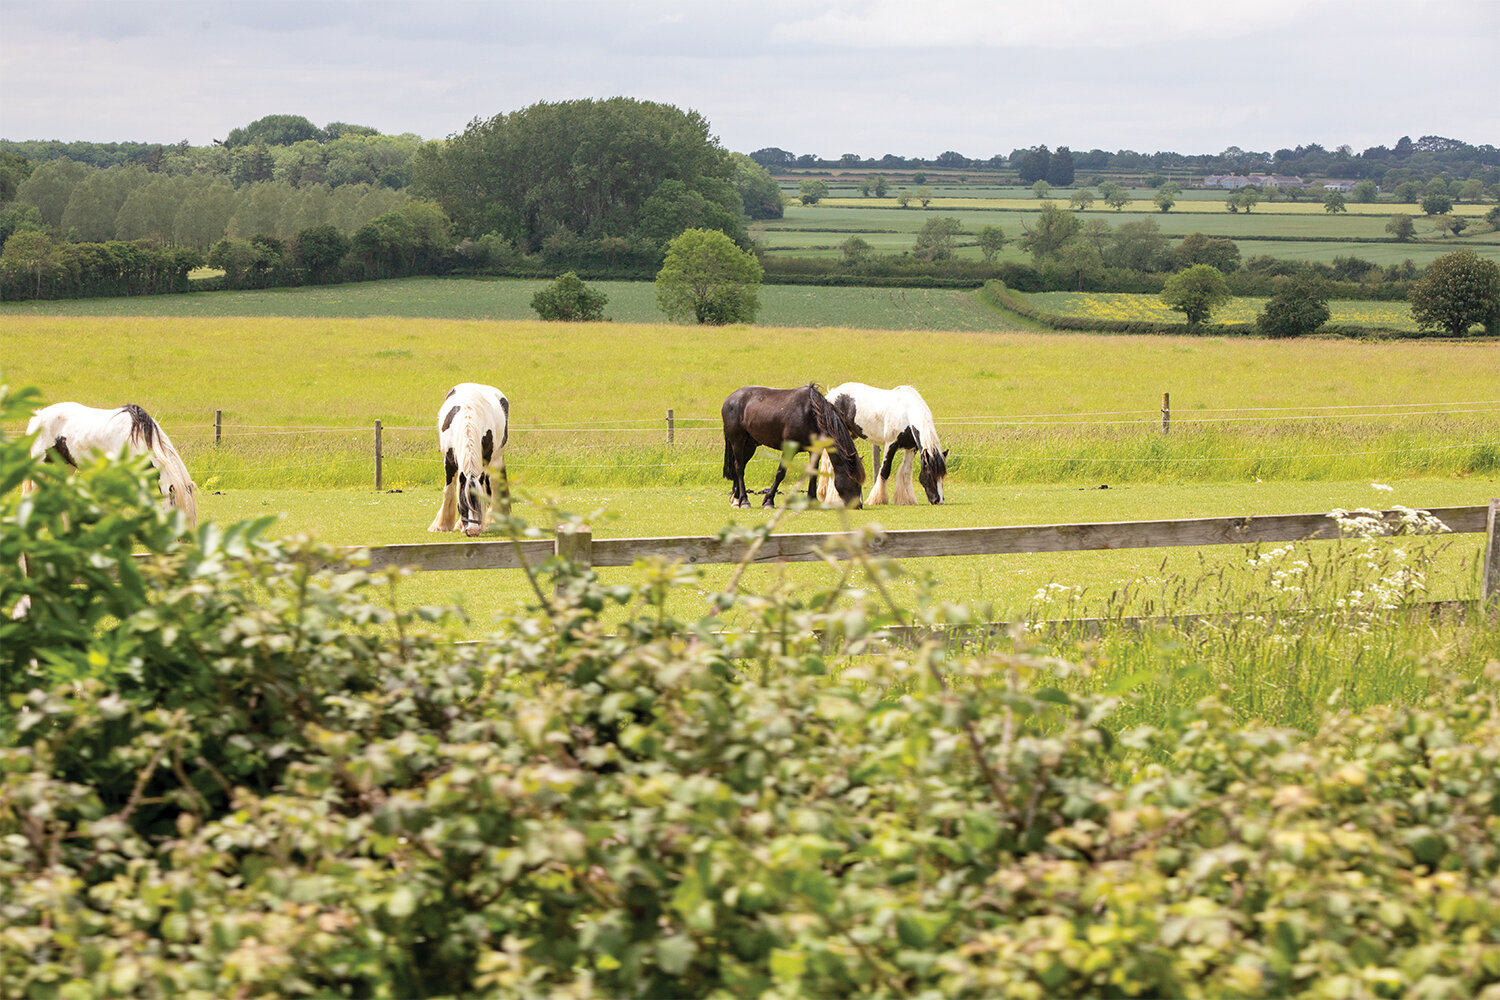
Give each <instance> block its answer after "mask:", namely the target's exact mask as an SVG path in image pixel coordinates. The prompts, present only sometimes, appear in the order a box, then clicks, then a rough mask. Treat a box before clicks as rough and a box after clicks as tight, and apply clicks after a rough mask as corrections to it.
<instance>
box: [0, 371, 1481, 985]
mask: <svg viewBox="0 0 1500 1000" xmlns="http://www.w3.org/2000/svg"><path fill="white" fill-rule="evenodd" d="M26 402H29V400H28V399H27V398H26V397H24V396H7V395H4V394H3V393H0V417H3V418H4V422H10V423H13V422H14V420H15V418H16V417H17V416H18V415H19V414H20V411H21V409H22V404H23V403H26ZM0 426H4V423H3V422H0ZM141 471H142V469H141V467H140V466H138V465H131V464H129V463H124V464H118V463H103V464H100V465H99V466H97V467H94V468H90V469H85V470H83V471H81V472H80V473H79V474H78V475H77V476H75V477H72V478H71V479H64V478H63V477H62V476H61V475H60V474H58V473H56V472H54V470H53V469H51V468H49V467H45V466H39V465H36V464H34V463H32V462H31V461H30V459H29V458H28V457H27V454H26V448H25V442H23V441H15V440H11V439H9V438H5V437H0V485H3V486H4V487H5V489H4V492H3V493H0V524H3V529H4V534H3V539H4V541H3V549H0V608H3V610H5V611H7V612H9V611H10V609H11V608H12V606H13V605H14V604H15V602H16V601H17V600H19V599H20V598H21V597H22V596H25V597H28V598H30V601H31V605H30V609H29V610H28V611H27V613H26V614H25V615H23V616H21V617H19V618H16V619H14V620H12V619H9V618H8V617H7V619H6V624H5V625H4V626H3V629H4V631H3V632H0V638H3V648H4V656H5V660H4V669H5V678H6V688H5V690H4V692H3V702H0V733H3V736H4V739H3V741H0V965H3V973H4V983H5V986H4V992H5V995H7V996H17V997H66V998H81V997H95V996H99V997H104V996H135V995H180V996H200V997H208V996H226V995H252V994H278V995H293V994H296V995H346V996H369V997H417V996H439V995H471V994H478V995H486V996H537V995H543V994H554V995H562V996H575V997H584V996H676V995H693V996H722V997H728V996H743V995H761V996H832V995H840V996H844V995H865V996H877V995H879V996H888V995H921V996H952V997H964V996H969V997H994V996H1015V997H1031V998H1040V997H1044V996H1059V995H1080V994H1100V995H1120V996H1130V995H1137V996H1159V995H1176V996H1263V995H1306V996H1385V995H1389V996H1400V995H1408V996H1421V997H1447V996H1452V997H1460V996H1476V995H1477V996H1489V997H1495V996H1500V986H1497V985H1496V984H1497V983H1500V892H1497V889H1496V886H1497V884H1500V883H1497V878H1500V836H1497V833H1500V706H1497V704H1496V701H1497V692H1500V665H1494V666H1492V667H1491V669H1490V670H1489V671H1488V672H1487V673H1486V675H1485V676H1484V677H1483V678H1480V679H1477V680H1475V679H1469V680H1458V679H1454V680H1449V681H1446V682H1442V683H1439V684H1437V685H1436V690H1435V692H1434V696H1433V697H1432V699H1431V700H1430V701H1428V702H1427V703H1426V704H1423V705H1420V706H1416V707H1406V706H1388V707H1380V708H1376V709H1373V710H1369V711H1365V712H1362V713H1358V714H1353V713H1344V714H1338V715H1330V716H1328V717H1326V718H1325V719H1324V720H1323V723H1322V725H1321V727H1320V728H1319V729H1318V731H1317V732H1316V733H1314V734H1311V735H1308V734H1302V733H1298V732H1295V731H1291V730H1285V729H1273V728H1267V727H1264V726H1260V725H1255V724H1249V725H1241V724H1237V723H1236V722H1235V720H1234V719H1233V718H1232V716H1231V714H1230V713H1229V712H1228V711H1227V710H1226V709H1225V708H1224V707H1222V706H1221V705H1220V704H1219V703H1218V702H1216V701H1215V700H1213V699H1208V700H1205V701H1203V702H1201V703H1199V704H1198V705H1197V706H1196V707H1195V708H1192V709H1190V710H1187V711H1182V712H1176V713H1169V714H1168V715H1167V716H1166V717H1164V718H1161V719H1159V720H1158V721H1154V722H1152V723H1151V724H1144V725H1135V726H1132V727H1129V728H1122V727H1120V726H1118V724H1116V723H1115V722H1114V721H1113V720H1114V719H1115V718H1116V714H1117V710H1118V709H1119V708H1120V707H1121V706H1122V704H1125V703H1127V702H1128V701H1130V700H1131V699H1132V698H1133V697H1134V695H1133V693H1132V689H1131V686H1130V685H1128V684H1127V685H1123V686H1122V689H1120V690H1115V691H1112V692H1105V693H1098V694H1079V693H1070V692H1069V691H1068V690H1067V688H1068V687H1069V685H1068V684H1067V683H1066V680H1067V677H1068V675H1070V674H1074V673H1077V672H1084V671H1087V670H1088V666H1087V664H1077V665H1073V664H1069V663H1066V662H1063V661H1060V660H1058V659H1056V658H1054V657H1049V656H1044V655H1042V654H1040V653H1035V652H1028V651H1026V650H1024V649H1019V650H1017V649H1011V650H1005V651H996V652H986V653H979V652H974V653H957V652H951V651H949V650H947V649H945V648H943V647H942V646H940V645H937V644H931V643H929V644H925V645H922V646H920V647H919V648H917V649H915V650H904V649H898V648H889V647H887V646H886V645H885V644H884V643H882V642H880V641H879V630H880V629H881V627H882V626H883V625H884V624H886V623H889V622H891V621H894V620H901V621H907V620H911V619H913V618H914V619H916V620H919V621H921V622H927V623H935V622H941V621H950V622H952V621H962V620H963V619H964V612H963V610H962V609H960V608H955V607H940V606H930V607H929V606H924V607H922V608H920V609H918V610H917V611H916V612H914V613H909V612H907V611H906V610H905V609H899V608H896V607H895V606H894V605H892V604H889V603H886V604H881V603H880V600H879V598H878V597H877V596H876V595H881V596H883V595H884V594H885V593H887V592H888V588H887V587H886V584H885V581H886V580H887V578H888V574H889V572H890V568H889V567H885V566H883V565H882V564H879V563H876V562H874V561H872V560H870V559H869V558H868V557H867V556H865V555H864V554H863V552H862V550H861V549H860V547H859V546H857V545H856V546H855V547H854V548H853V552H852V555H853V558H854V560H855V561H856V562H857V563H858V564H861V565H862V566H863V568H864V570H865V571H866V574H867V580H868V581H869V583H868V586H869V588H870V591H871V597H870V599H869V600H853V601H852V602H851V601H842V600H835V598H836V597H846V596H848V595H847V594H846V593H843V591H844V590H845V588H843V587H842V586H841V587H840V588H839V590H838V591H831V592H828V593H823V594H816V595H813V596H811V597H808V598H804V599H801V600H794V599H791V598H789V597H787V596H785V595H783V594H780V593H778V592H774V591H773V592H771V593H767V594H746V593H740V592H738V591H737V590H734V589H733V584H731V586H730V588H729V589H728V590H727V591H726V592H725V593H721V594H719V595H716V596H715V597H714V598H713V605H712V607H713V610H715V611H717V612H719V613H720V614H717V615H716V614H705V615H704V616H703V618H701V619H700V620H698V621H696V622H687V621H677V620H674V619H672V618H671V617H669V616H668V615H667V614H666V612H665V610H664V609H665V597H666V594H667V593H668V592H669V591H671V590H672V589H674V588H677V587H680V586H683V585H687V584H690V583H696V582H697V577H696V575H695V574H694V573H693V571H691V570H689V569H688V568H685V567H681V566H672V565H665V564H659V563H646V564H643V565H642V566H641V567H640V568H639V582H638V583H635V584H632V585H628V586H604V585H603V584H601V582H600V581H599V580H598V579H597V578H596V577H595V576H594V575H593V574H592V573H591V572H590V571H588V570H587V569H582V568H579V567H575V566H572V565H569V564H566V563H557V562H553V563H549V564H547V565H544V566H541V567H537V568H534V569H528V570H527V571H526V572H528V573H529V574H531V575H532V579H533V582H534V583H535V584H536V588H535V593H536V595H537V596H536V601H535V603H534V605H533V606H532V607H530V608H528V609H526V610H524V611H518V612H517V613H516V614H515V615H514V616H513V618H512V619H511V620H510V621H509V622H507V623H505V625H504V626H503V627H502V628H501V629H500V630H499V631H498V632H497V633H496V634H495V635H493V636H492V637H491V638H489V639H488V640H486V641H484V642H482V643H477V644H472V645H465V644H453V643H449V642H446V641H445V636H444V632H443V622H444V620H445V619H446V618H447V617H448V616H450V615H452V614H455V612H444V611H437V610H431V609H418V610H408V611H399V610H396V602H395V599H394V594H395V589H396V587H397V586H398V584H399V576H398V574H395V573H393V572H379V573H377V572H371V571H368V570H366V569H361V568H359V567H358V566H357V565H356V566H352V567H351V566H350V565H348V564H347V563H344V562H341V561H340V553H337V552H334V551H332V550H329V549H326V548H322V547H319V546H317V545H315V544H313V543H311V542H307V541H271V540H269V539H268V538H267V537H266V528H267V525H266V524H264V523H257V524H250V525H241V526H235V527H232V528H222V529H221V528H219V527H217V526H215V525H212V524H205V525H203V526H201V527H200V528H199V529H198V530H197V531H196V532H195V533H193V534H191V535H187V536H186V537H183V536H181V535H180V531H181V529H182V527H183V525H182V523H181V521H180V520H179V519H178V518H177V516H176V515H167V514H164V513H162V512H161V511H160V509H159V507H158V505H157V504H156V502H155V501H154V498H153V497H152V496H151V494H150V492H149V491H148V490H147V489H146V488H145V487H144V486H143V485H142V484H143V482H145V477H143V476H141V475H140V473H141ZM25 476H35V477H37V479H38V481H39V484H40V489H39V490H38V491H37V492H35V493H33V494H30V495H28V496H26V497H24V498H22V497H21V496H19V495H18V494H17V492H16V490H15V489H14V487H15V486H16V485H17V484H18V483H19V482H20V479H21V478H22V477H25ZM735 530H744V531H745V532H746V534H747V535H749V536H753V535H755V534H757V533H765V532H767V531H768V530H769V528H768V527H767V526H764V525H763V526H758V527H756V528H753V529H735ZM132 550H144V554H143V555H140V556H139V557H138V558H131V556H130V553H131V552H132ZM22 555H25V556H26V557H27V560H28V562H29V564H30V567H31V575H29V576H25V577H23V576H21V574H20V572H19V567H18V559H19V557H21V556H22ZM350 561H351V562H355V563H357V562H358V559H357V557H356V558H354V559H352V560H350ZM549 595H553V596H549ZM610 605H615V606H623V608H625V609H626V615H625V621H624V622H623V624H620V625H617V626H613V627H610V628H606V627H605V626H604V625H603V624H602V612H603V611H604V609H605V608H606V606H610ZM731 611H732V612H734V614H735V615H737V616H738V618H737V620H749V621H750V622H751V624H750V625H748V626H745V627H739V628H734V629H730V630H727V631H726V630H722V627H721V625H720V619H721V617H724V615H723V613H725V612H731Z"/></svg>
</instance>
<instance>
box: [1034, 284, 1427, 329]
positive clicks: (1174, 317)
mask: <svg viewBox="0 0 1500 1000" xmlns="http://www.w3.org/2000/svg"><path fill="white" fill-rule="evenodd" d="M1021 297H1022V298H1024V299H1025V300H1026V301H1027V302H1030V303H1032V304H1034V305H1036V306H1037V307H1038V308H1039V309H1043V310H1045V311H1046V312H1049V313H1052V314H1054V315H1058V316H1080V317H1087V318H1091V319H1104V320H1124V321H1129V322H1149V323H1163V324H1184V325H1185V323H1184V320H1183V317H1182V314H1181V313H1178V312H1173V311H1172V310H1171V309H1170V308H1168V306H1167V305H1166V303H1164V302H1162V300H1161V296H1159V295H1132V294H1127V293H1123V292H1038V293H1032V294H1029V295H1024V296H1021ZM1268 301H1269V299H1265V298H1255V297H1249V296H1246V297H1237V298H1235V299H1232V300H1231V301H1230V302H1229V303H1228V304H1227V305H1224V306H1220V307H1219V308H1218V309H1215V310H1214V314H1213V321H1214V322H1215V323H1254V322H1255V318H1256V316H1258V315H1259V314H1260V313H1261V311H1262V310H1264V309H1265V307H1266V303H1267V302H1268ZM1328 311H1329V313H1330V316H1329V322H1331V323H1352V324H1358V325H1365V326H1377V327H1384V328H1387V329H1392V330H1413V331H1414V330H1416V329H1417V324H1416V322H1415V321H1414V320H1413V319H1412V317H1411V306H1409V305H1408V304H1407V303H1405V302H1365V301H1355V300H1334V301H1330V302H1329V303H1328Z"/></svg>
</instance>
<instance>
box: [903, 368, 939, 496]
mask: <svg viewBox="0 0 1500 1000" xmlns="http://www.w3.org/2000/svg"><path fill="white" fill-rule="evenodd" d="M896 390H898V391H903V392H905V393H910V395H911V400H912V404H913V406H912V409H914V410H915V411H916V415H917V416H918V417H919V418H920V419H919V421H918V426H917V433H918V434H920V435H921V436H922V452H923V454H924V455H925V456H926V458H927V462H928V465H930V466H931V468H932V473H933V475H934V476H936V477H937V478H939V479H941V478H942V477H943V476H946V475H947V474H948V460H947V459H946V458H944V457H943V442H942V441H941V440H939V438H938V432H937V423H936V422H935V421H934V420H933V419H932V408H931V407H929V406H928V405H927V400H925V399H923V398H922V394H921V393H920V392H918V391H917V390H916V389H913V388H912V387H911V386H909V385H898V386H896Z"/></svg>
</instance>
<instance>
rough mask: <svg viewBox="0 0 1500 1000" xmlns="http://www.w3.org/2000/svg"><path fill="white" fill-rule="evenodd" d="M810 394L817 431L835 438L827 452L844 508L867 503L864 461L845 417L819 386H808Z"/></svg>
mask: <svg viewBox="0 0 1500 1000" xmlns="http://www.w3.org/2000/svg"><path fill="white" fill-rule="evenodd" d="M807 388H808V390H809V393H810V396H809V399H810V401H811V402H812V406H813V413H814V415H815V418H816V422H817V427H818V433H819V434H821V435H822V436H824V437H826V438H831V439H833V448H831V449H830V450H829V452H828V455H829V457H830V459H831V461H832V463H833V489H834V492H836V493H837V494H838V495H839V502H840V503H841V504H843V505H844V506H845V507H862V506H864V503H863V500H862V495H863V493H864V486H865V463H864V460H863V459H862V458H860V456H859V449H858V448H857V447H855V445H854V438H853V436H851V435H850V433H849V428H848V426H847V425H846V424H845V423H844V418H843V417H842V416H841V415H840V414H839V412H838V411H837V410H835V409H834V407H833V405H832V404H831V403H829V402H828V400H826V399H824V398H823V394H822V393H821V392H819V391H818V390H817V387H816V386H812V385H810V386H808V387H807Z"/></svg>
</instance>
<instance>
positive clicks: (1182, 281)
mask: <svg viewBox="0 0 1500 1000" xmlns="http://www.w3.org/2000/svg"><path fill="white" fill-rule="evenodd" d="M1232 298H1234V296H1233V295H1231V294H1230V292H1229V282H1227V281H1225V280H1224V275H1223V273H1222V272H1220V270H1219V269H1218V268H1216V267H1214V266H1212V265H1210V264H1194V265H1193V266H1192V267H1190V268H1188V269H1187V270H1186V271H1182V272H1180V273H1178V274H1174V275H1172V277H1170V278H1168V279H1167V284H1166V287H1165V288H1163V289H1162V290H1161V300H1162V301H1163V302H1165V303H1166V304H1167V305H1168V306H1170V307H1171V308H1172V309H1175V310H1176V311H1177V312H1180V313H1182V314H1183V315H1184V316H1186V317H1187V321H1188V325H1189V326H1197V325H1198V324H1200V323H1203V322H1206V321H1207V320H1208V317H1209V316H1211V315H1212V314H1213V311H1214V310H1215V309H1217V308H1218V307H1219V306H1221V305H1223V304H1224V303H1226V302H1228V301H1229V300H1230V299H1232Z"/></svg>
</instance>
